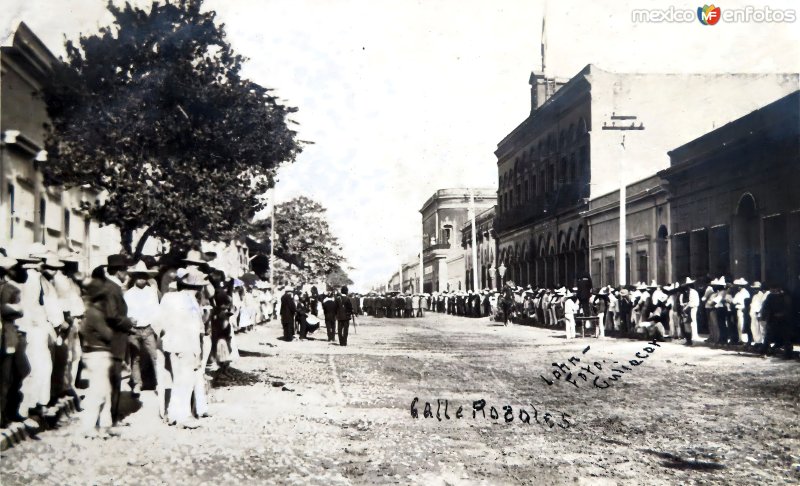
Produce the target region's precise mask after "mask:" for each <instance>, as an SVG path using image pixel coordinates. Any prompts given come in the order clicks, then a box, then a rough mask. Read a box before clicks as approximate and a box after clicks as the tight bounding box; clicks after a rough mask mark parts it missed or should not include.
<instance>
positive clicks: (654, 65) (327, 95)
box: [0, 0, 800, 289]
mask: <svg viewBox="0 0 800 486" xmlns="http://www.w3.org/2000/svg"><path fill="white" fill-rule="evenodd" d="M115 1H117V3H119V0H115ZM133 3H135V4H137V5H140V6H143V7H146V6H148V5H149V4H150V3H151V1H150V0H148V1H138V0H137V1H134V2H133ZM105 4H106V1H105V0H69V1H66V0H11V1H10V2H8V1H7V2H4V8H3V9H2V10H3V12H2V13H0V28H2V29H3V31H2V34H3V40H4V41H6V39H8V37H9V35H10V34H11V33H13V29H14V28H16V25H17V24H18V23H19V22H20V21H24V22H25V23H27V24H28V26H29V27H31V29H32V30H33V31H34V32H35V33H36V34H37V35H38V36H39V37H40V38H41V39H42V40H43V41H44V43H45V44H46V45H47V46H48V47H49V48H50V49H51V50H52V51H53V52H54V53H55V54H56V55H63V53H64V49H63V41H64V38H65V37H66V38H69V39H77V38H78V36H79V35H80V33H84V34H88V33H95V32H97V30H98V29H99V28H100V27H102V26H105V25H109V24H110V22H111V17H110V14H108V12H106V11H105ZM748 5H752V6H753V7H756V8H762V7H764V6H768V7H769V8H771V9H772V10H775V9H800V6H799V5H798V4H797V3H796V2H795V1H794V0H780V1H773V2H756V1H752V2H746V1H726V2H725V3H724V4H722V3H721V4H718V6H719V7H721V8H722V9H723V10H725V9H739V8H745V7H746V6H748ZM698 6H700V5H699V4H698V3H688V2H679V1H675V2H671V1H669V0H666V1H651V0H639V1H629V0H618V1H614V2H597V1H591V0H580V1H579V0H571V1H559V2H555V1H551V2H549V3H545V1H544V0H485V1H476V0H426V1H422V0H382V1H377V0H206V2H205V8H206V9H213V10H215V11H216V12H217V18H218V20H219V21H220V22H222V23H224V24H225V25H226V30H227V33H228V39H229V41H230V42H231V44H232V45H233V47H234V49H235V50H236V51H237V52H239V53H240V54H243V55H244V56H246V57H247V58H248V59H249V60H248V61H247V62H246V63H245V67H244V73H243V74H244V75H245V76H246V77H248V78H249V79H251V80H253V81H255V82H257V83H259V84H261V85H263V86H266V87H270V88H273V89H275V93H276V94H277V95H278V96H279V97H280V98H281V99H282V100H284V101H285V103H287V104H289V105H291V106H295V107H297V108H299V112H298V113H296V114H295V115H293V119H294V120H295V121H297V122H299V124H300V125H299V127H298V131H299V138H301V139H303V140H310V141H313V142H314V144H313V145H308V146H306V147H305V149H304V151H303V153H302V154H301V155H300V156H299V157H298V159H297V161H296V162H295V163H294V164H291V165H288V166H285V167H282V168H281V169H280V171H279V174H278V183H277V185H276V188H275V199H276V200H277V201H278V202H282V201H286V200H288V199H291V198H292V197H295V196H298V195H306V196H308V197H310V198H312V199H315V200H317V201H318V202H320V203H321V204H322V205H323V206H325V207H327V208H328V220H329V222H330V225H331V228H332V230H333V232H334V234H335V235H336V236H337V237H338V238H339V239H340V241H341V243H342V246H343V249H344V253H345V256H346V258H347V260H348V264H349V265H350V266H351V267H352V270H351V271H350V276H351V278H352V279H353V280H354V281H355V283H356V287H357V288H360V289H366V288H369V287H370V286H371V285H373V284H378V283H383V282H385V281H386V280H388V278H389V277H390V276H391V274H392V273H393V272H395V271H397V268H398V267H399V265H400V263H401V261H410V260H413V258H414V255H415V254H417V253H418V252H419V249H420V248H419V247H420V243H421V239H422V238H421V232H422V230H421V216H420V213H419V209H420V208H421V207H422V204H423V203H424V202H425V200H426V199H427V198H429V197H430V196H431V195H432V194H433V192H434V191H435V190H437V189H440V188H450V187H467V186H471V187H496V186H497V182H496V181H497V159H496V157H495V156H494V151H495V150H496V148H497V143H498V142H499V141H500V140H502V139H503V137H504V136H505V135H507V134H508V133H509V132H510V131H511V130H513V129H514V128H515V127H516V126H517V125H518V124H519V123H521V122H522V121H523V120H524V119H525V118H526V117H527V115H528V114H529V112H530V88H529V86H528V78H529V76H530V72H531V71H532V70H536V71H537V72H538V71H540V70H541V55H540V52H541V49H540V45H541V44H540V43H541V39H542V18H543V16H544V17H546V26H547V27H546V44H547V49H546V68H547V74H548V75H550V76H558V77H563V78H569V77H572V76H573V75H575V74H576V73H577V72H578V71H580V69H581V68H583V67H584V66H585V65H587V64H589V63H592V64H595V65H597V66H598V67H600V68H602V69H605V70H610V71H618V72H675V73H685V72H706V73H713V72H740V73H762V72H763V73H767V72H799V71H800V28H798V27H799V26H798V22H797V21H795V22H794V23H757V22H752V21H751V22H747V23H745V22H740V23H724V22H720V23H718V24H716V25H713V26H712V25H702V24H701V23H700V22H699V21H697V19H696V18H695V19H693V20H691V21H689V22H684V23H674V22H673V23H670V22H660V23H641V22H638V23H635V22H633V19H632V10H633V9H658V10H662V11H663V10H665V9H669V8H670V7H674V8H675V9H687V10H691V11H696V9H697V7H698ZM6 42H7V41H6ZM709 89H713V87H711V86H710V87H709Z"/></svg>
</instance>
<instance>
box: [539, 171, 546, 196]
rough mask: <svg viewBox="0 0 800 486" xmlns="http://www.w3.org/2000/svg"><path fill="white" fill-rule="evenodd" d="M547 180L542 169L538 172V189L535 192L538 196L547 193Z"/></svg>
mask: <svg viewBox="0 0 800 486" xmlns="http://www.w3.org/2000/svg"><path fill="white" fill-rule="evenodd" d="M546 180H547V175H546V172H545V170H544V169H542V170H541V172H539V189H537V191H538V192H539V194H545V193H546V192H547V184H546V183H545V181H546Z"/></svg>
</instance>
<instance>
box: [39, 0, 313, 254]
mask: <svg viewBox="0 0 800 486" xmlns="http://www.w3.org/2000/svg"><path fill="white" fill-rule="evenodd" d="M202 4H203V2H202V0H175V1H173V2H172V3H161V2H158V1H156V2H154V3H153V4H152V6H151V7H150V9H149V10H142V9H139V8H137V7H133V6H131V5H130V4H129V3H126V4H125V5H124V7H117V6H115V5H114V4H113V3H112V2H111V1H109V4H108V10H109V11H110V12H111V13H112V14H113V16H114V25H113V26H111V27H104V28H101V29H100V32H99V33H98V34H96V35H89V36H82V37H81V38H80V41H79V45H75V44H73V43H72V42H70V41H68V42H67V43H66V50H67V59H66V60H65V61H64V62H63V63H61V64H60V65H57V66H54V69H53V76H52V78H51V79H50V81H49V82H48V83H47V85H46V87H45V88H44V89H43V96H44V99H45V101H46V103H47V109H48V113H49V115H50V119H51V123H50V125H49V130H48V132H49V133H48V137H47V141H46V145H47V151H48V162H47V163H46V164H45V165H44V167H43V171H44V173H45V180H46V182H47V183H48V184H52V185H56V184H57V185H64V186H67V187H74V186H78V185H86V184H89V185H91V186H93V187H95V188H97V189H99V190H102V191H103V193H104V197H103V198H101V201H100V202H99V203H97V204H94V205H92V206H91V207H89V208H87V209H89V211H90V212H91V214H92V216H94V217H96V218H97V219H98V220H99V221H100V222H102V223H104V224H114V225H117V226H118V227H119V228H120V230H121V233H122V237H123V238H122V239H123V244H124V245H125V246H126V250H127V251H128V252H131V251H132V248H131V241H130V235H131V234H132V232H133V231H134V230H136V229H141V228H146V231H145V237H144V238H146V237H147V236H150V235H152V236H158V237H162V238H164V239H166V240H168V241H171V242H173V243H186V242H188V241H191V240H196V239H207V240H224V239H227V238H228V237H229V236H230V235H232V234H233V233H235V232H236V231H238V230H241V228H242V225H243V224H246V223H248V222H249V221H250V220H251V219H252V217H253V215H254V214H255V213H256V212H257V211H259V210H261V209H263V207H264V201H263V200H262V199H261V198H260V195H261V194H263V193H264V192H265V191H266V190H267V189H268V188H270V187H272V186H273V185H274V176H275V171H276V169H277V167H278V166H279V165H280V164H281V163H284V162H292V161H294V159H295V157H296V156H297V154H298V153H299V152H300V151H301V150H302V142H300V141H298V140H297V138H296V135H297V134H296V132H295V131H293V130H291V129H290V128H289V123H292V122H291V121H290V120H289V119H288V116H289V115H290V114H291V113H293V112H295V111H296V109H295V108H292V107H287V106H284V105H282V104H281V103H279V101H278V100H277V98H276V97H275V96H273V95H272V94H271V93H270V90H269V89H267V88H264V87H261V86H259V85H257V84H255V83H253V82H251V81H249V80H247V79H244V78H242V77H241V76H240V71H241V68H242V63H243V62H244V61H245V59H244V58H243V57H242V56H240V55H237V54H236V53H235V52H234V51H233V49H232V47H231V45H230V44H229V43H228V41H227V39H226V34H225V29H224V26H223V25H219V24H217V23H216V22H215V12H213V11H202V8H201V7H202ZM142 243H143V241H140V243H139V245H138V248H137V250H138V251H141V245H142Z"/></svg>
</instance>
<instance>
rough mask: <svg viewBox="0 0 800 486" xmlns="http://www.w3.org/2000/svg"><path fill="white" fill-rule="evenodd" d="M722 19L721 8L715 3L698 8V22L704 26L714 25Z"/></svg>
mask: <svg viewBox="0 0 800 486" xmlns="http://www.w3.org/2000/svg"><path fill="white" fill-rule="evenodd" d="M720 17H722V13H721V12H720V8H719V7H715V6H714V4H713V3H712V4H711V5H703V6H702V7H697V20H699V21H700V23H701V24H703V25H714V24H716V23H717V22H719V19H720Z"/></svg>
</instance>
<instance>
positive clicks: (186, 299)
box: [157, 269, 208, 428]
mask: <svg viewBox="0 0 800 486" xmlns="http://www.w3.org/2000/svg"><path fill="white" fill-rule="evenodd" d="M207 284H208V281H207V280H205V278H204V276H203V274H202V273H200V272H197V271H188V270H184V269H181V270H180V271H179V272H178V281H177V292H167V293H166V294H165V295H164V297H163V298H162V299H161V304H160V305H159V318H158V325H157V327H158V328H159V329H162V330H163V333H164V337H163V340H162V347H163V349H164V352H165V353H168V354H169V360H170V363H171V365H172V396H171V398H170V403H169V408H168V410H167V415H168V417H169V423H170V425H179V426H181V427H184V428H196V427H197V426H198V424H197V422H196V421H194V420H192V392H195V400H196V402H197V403H196V409H197V412H198V414H199V415H203V414H204V413H206V407H207V404H206V400H205V390H204V385H205V384H204V383H203V384H202V385H203V386H202V389H201V387H200V386H199V385H201V383H199V380H200V379H202V378H201V377H202V375H201V372H202V371H203V366H202V365H201V362H202V356H203V351H202V348H201V346H200V342H201V341H200V340H201V339H202V336H203V334H204V329H203V314H202V310H201V309H200V303H199V302H198V301H197V296H196V295H197V292H198V291H200V290H201V289H202V288H203V287H204V286H205V285H207Z"/></svg>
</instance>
